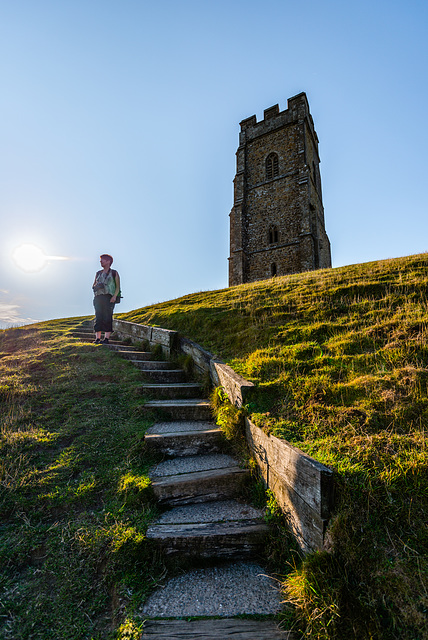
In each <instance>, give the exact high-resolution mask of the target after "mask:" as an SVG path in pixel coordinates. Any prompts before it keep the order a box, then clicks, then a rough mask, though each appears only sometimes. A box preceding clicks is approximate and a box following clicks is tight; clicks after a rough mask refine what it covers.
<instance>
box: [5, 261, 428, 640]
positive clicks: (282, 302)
mask: <svg viewBox="0 0 428 640" xmlns="http://www.w3.org/2000/svg"><path fill="white" fill-rule="evenodd" d="M427 267H428V254H422V255H418V256H410V257H407V258H400V259H394V260H387V261H382V262H375V263H369V264H362V265H353V266H350V267H345V268H341V269H334V270H326V271H319V272H312V273H305V274H299V275H294V276H289V277H282V278H274V279H272V280H269V281H263V282H258V283H255V284H251V285H241V286H238V287H233V288H230V289H224V290H220V291H212V292H202V293H196V294H192V295H189V296H185V297H183V298H180V299H178V300H173V301H169V302H165V303H161V304H157V305H152V306H149V307H145V308H143V309H139V310H136V311H133V312H131V313H126V314H118V315H119V317H121V318H123V319H126V320H131V321H133V322H141V323H144V324H154V325H159V326H162V327H165V328H170V329H176V330H178V331H180V332H181V333H183V334H184V335H186V336H187V337H189V338H191V339H193V340H195V341H196V342H198V343H199V344H201V345H202V346H203V347H205V348H206V349H208V350H209V351H211V352H214V353H216V354H218V355H219V356H220V357H221V358H222V359H223V360H225V361H227V362H228V363H229V364H231V365H232V366H233V368H234V369H235V370H236V371H238V372H239V373H241V374H242V375H244V376H245V377H246V378H248V379H250V380H252V381H253V382H254V383H255V385H256V388H255V391H254V393H253V395H252V396H251V397H250V398H249V399H248V404H247V406H246V410H247V412H248V413H249V415H250V416H251V419H252V420H253V421H254V422H256V423H257V424H259V425H260V426H261V427H262V428H263V429H265V430H267V431H269V432H271V433H274V434H276V435H278V436H279V437H284V438H286V439H287V440H289V441H291V442H293V443H294V444H295V445H296V446H298V447H299V448H300V449H302V450H304V451H307V452H308V453H310V454H311V455H313V456H314V457H315V458H317V459H318V460H320V461H321V462H324V463H326V464H328V465H330V466H331V467H332V468H333V469H334V470H335V477H336V486H337V495H336V505H335V512H334V517H333V518H332V522H331V525H330V527H329V532H328V543H327V548H326V550H325V551H324V552H322V553H316V554H312V555H310V556H308V557H307V558H305V559H299V558H298V557H297V556H296V555H295V554H294V555H293V556H292V558H291V557H290V556H287V555H286V553H284V550H286V549H287V548H288V547H287V544H288V543H287V542H285V541H284V540H283V539H282V538H281V535H282V534H281V528H280V527H278V538H277V540H276V549H275V548H273V549H272V558H273V560H274V562H276V566H275V571H276V573H277V574H278V575H279V576H280V577H281V579H282V580H283V583H284V589H285V594H286V598H287V600H288V601H289V602H290V603H291V611H292V612H293V615H294V616H295V619H296V618H297V619H298V620H299V621H300V624H301V628H302V630H304V633H305V634H306V637H308V638H325V639H327V638H329V639H331V640H333V639H340V640H341V639H346V640H348V639H352V638H355V639H357V638H358V639H360V638H361V639H365V640H366V639H367V640H369V639H376V640H390V639H391V638H394V639H395V638H397V639H402V640H416V639H417V640H420V639H422V640H423V639H427V638H428V626H427V618H428V616H427V613H428V580H427V577H428V561H427V558H428V553H427V552H428V531H427V524H426V513H427V511H428V473H427V470H428V469H427V467H428V465H427V462H428V452H427V439H426V424H427V412H428V399H427V381H428V366H427V365H428V358H427V356H428V350H427V326H428V309H427V294H426V292H427V280H428V275H427V274H428V269H427ZM124 285H125V283H124ZM125 288H126V287H125V286H124V289H125ZM80 320H81V318H74V319H65V320H56V321H51V322H45V323H40V324H38V325H31V326H28V327H22V328H19V329H10V330H7V331H0V522H1V525H0V637H1V638H5V640H7V639H9V638H10V639H13V640H21V639H22V640H24V639H28V638H31V639H35V640H47V639H48V638H55V640H57V639H61V638H63V639H64V640H65V639H67V640H80V639H82V638H93V639H94V640H95V639H101V638H113V637H114V638H122V639H123V640H124V639H125V638H130V639H131V638H132V640H137V638H138V637H139V632H138V628H137V623H135V621H134V620H133V618H132V611H133V607H134V606H136V605H137V604H138V603H141V601H142V599H143V598H144V597H145V594H147V593H148V592H149V591H150V589H151V588H152V587H153V585H154V584H156V583H157V582H158V581H159V579H160V577H161V575H162V572H163V567H162V563H161V562H160V559H159V558H157V557H154V556H153V554H152V553H151V552H149V551H148V548H147V545H146V542H145V537H144V533H145V529H146V526H147V523H148V522H149V521H150V519H151V518H152V517H153V516H154V514H155V513H156V507H155V505H154V503H153V500H152V496H151V491H150V483H149V480H148V477H147V470H148V468H149V466H150V464H151V463H152V462H153V460H151V459H149V457H148V454H147V452H146V451H145V449H144V447H142V439H143V436H144V433H145V430H146V428H147V426H148V425H149V424H150V423H149V422H148V421H146V420H145V418H144V414H143V413H142V405H143V404H144V399H143V398H142V397H141V395H140V394H139V393H137V392H136V390H137V388H138V386H139V384H140V383H139V377H138V372H137V370H136V369H135V368H134V367H133V366H132V365H131V364H130V363H129V362H127V361H125V360H121V359H120V358H117V357H116V356H114V354H113V353H111V352H109V351H108V350H106V349H104V348H102V347H94V346H92V345H89V344H83V343H80V342H79V341H78V340H76V339H75V338H73V337H72V336H71V335H70V333H69V331H70V329H71V327H72V326H73V325H75V324H76V322H78V321H80ZM271 508H272V511H274V505H271ZM120 625H122V630H121V631H120V630H118V628H119V627H120Z"/></svg>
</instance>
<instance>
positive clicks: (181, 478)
mask: <svg viewBox="0 0 428 640" xmlns="http://www.w3.org/2000/svg"><path fill="white" fill-rule="evenodd" d="M248 475H249V472H248V471H247V470H246V469H241V468H240V467H228V468H225V469H211V470H209V471H195V472H193V473H182V474H179V475H173V476H166V477H163V478H156V480H154V481H153V482H152V487H153V491H154V493H155V496H156V497H157V498H158V500H159V501H160V502H163V503H165V504H169V505H180V504H189V503H194V502H208V501H211V500H225V499H227V498H231V497H235V496H237V495H239V493H240V491H241V488H242V484H243V482H244V481H245V480H246V478H247V477H248Z"/></svg>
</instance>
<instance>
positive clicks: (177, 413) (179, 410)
mask: <svg viewBox="0 0 428 640" xmlns="http://www.w3.org/2000/svg"><path fill="white" fill-rule="evenodd" d="M144 407H145V409H147V410H155V411H160V412H162V414H163V415H165V416H168V417H169V418H171V419H172V420H210V419H211V418H212V411H211V405H210V403H209V402H208V400H205V399H200V398H193V399H185V400H150V401H149V402H147V403H146V404H145V405H144Z"/></svg>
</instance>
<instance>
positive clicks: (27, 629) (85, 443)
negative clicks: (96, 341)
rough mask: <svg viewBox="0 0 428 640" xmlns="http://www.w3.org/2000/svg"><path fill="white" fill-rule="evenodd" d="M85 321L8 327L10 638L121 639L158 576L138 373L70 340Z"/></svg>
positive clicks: (4, 428)
mask: <svg viewBox="0 0 428 640" xmlns="http://www.w3.org/2000/svg"><path fill="white" fill-rule="evenodd" d="M77 321H78V320H76V319H70V320H64V321H52V322H48V323H41V324H39V325H37V326H36V325H32V326H30V327H23V328H19V329H11V330H7V331H3V332H0V518H1V527H0V636H1V637H2V638H5V639H7V638H11V639H12V638H13V639H15V638H34V639H40V640H42V639H43V640H45V639H47V638H55V639H57V638H58V639H60V638H64V639H67V640H70V639H73V638H74V639H75V640H80V639H81V638H86V637H88V638H89V637H90V638H94V640H95V638H107V637H111V634H113V633H114V629H115V628H116V627H118V626H120V624H121V616H123V615H124V613H125V610H126V606H127V608H128V614H129V615H132V607H133V602H134V601H135V603H140V602H141V601H142V600H143V598H144V596H145V594H146V593H148V591H149V590H150V589H151V588H152V585H153V584H154V582H155V581H156V576H157V575H158V572H159V566H160V565H159V561H158V559H157V557H156V556H154V555H153V552H152V550H151V549H149V548H148V545H147V541H146V538H145V530H146V527H147V524H148V522H150V520H151V519H152V517H153V515H154V513H155V510H154V507H153V501H152V496H151V493H150V490H149V488H150V482H149V479H148V477H147V469H148V467H149V466H150V464H151V462H152V461H151V460H150V458H148V457H147V455H146V454H145V453H144V450H143V448H142V442H143V438H144V433H145V430H146V428H147V426H148V423H147V422H144V420H142V419H141V418H140V417H138V418H137V417H136V416H137V415H139V413H140V412H139V407H140V405H141V403H142V402H144V400H143V398H141V396H140V395H139V394H138V393H135V389H136V387H138V385H139V384H140V382H139V376H138V372H137V370H136V369H135V367H133V366H132V364H130V363H129V362H127V361H125V360H122V359H120V358H117V357H116V356H114V355H113V354H112V353H110V352H109V351H108V350H105V349H103V348H102V347H99V348H97V347H94V346H92V345H88V344H82V343H80V342H79V341H78V340H76V339H75V338H73V337H72V336H70V335H69V334H68V333H67V332H68V330H69V328H71V327H72V326H73V325H75V324H76V322H77ZM124 478H128V479H132V478H135V479H138V482H137V481H135V482H134V485H136V488H135V487H131V485H132V482H131V480H129V481H128V483H126V482H124V481H123V479H124Z"/></svg>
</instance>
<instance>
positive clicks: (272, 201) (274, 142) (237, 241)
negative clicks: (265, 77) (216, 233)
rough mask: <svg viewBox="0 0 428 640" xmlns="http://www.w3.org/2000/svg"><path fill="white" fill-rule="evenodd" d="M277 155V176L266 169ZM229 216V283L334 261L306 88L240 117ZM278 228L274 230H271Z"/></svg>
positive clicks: (252, 279)
mask: <svg viewBox="0 0 428 640" xmlns="http://www.w3.org/2000/svg"><path fill="white" fill-rule="evenodd" d="M271 153H275V154H276V155H277V158H278V172H277V175H273V176H268V175H267V173H266V158H267V157H268V155H269V154H271ZM236 156H237V172H236V176H235V180H234V206H233V209H232V211H231V214H230V258H229V284H230V285H235V284H241V283H244V282H254V281H256V280H263V279H265V278H270V277H272V275H285V274H289V273H297V272H301V271H307V270H312V269H318V268H326V267H330V266H331V257H330V243H329V240H328V237H327V234H326V232H325V226H324V209H323V204H322V192H321V177H320V172H319V155H318V138H317V135H316V132H315V129H314V126H313V120H312V116H311V115H310V113H309V106H308V102H307V99H306V95H305V94H304V93H302V94H299V95H298V96H295V97H294V98H290V99H289V100H288V109H287V110H285V111H282V112H280V111H279V107H278V105H275V106H274V107H271V108H270V109H266V110H265V113H264V119H263V120H262V121H261V122H257V120H256V117H255V116H252V117H251V118H247V119H246V120H243V121H242V122H241V134H240V145H239V147H238V150H237V154H236ZM272 230H274V231H272Z"/></svg>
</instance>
